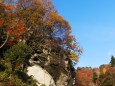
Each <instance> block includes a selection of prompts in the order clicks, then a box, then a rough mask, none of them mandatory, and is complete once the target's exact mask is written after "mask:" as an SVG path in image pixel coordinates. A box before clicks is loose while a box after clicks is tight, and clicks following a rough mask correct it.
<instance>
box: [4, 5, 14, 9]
mask: <svg viewBox="0 0 115 86" xmlns="http://www.w3.org/2000/svg"><path fill="white" fill-rule="evenodd" d="M5 7H6V9H7V10H12V9H13V8H14V6H13V5H5Z"/></svg>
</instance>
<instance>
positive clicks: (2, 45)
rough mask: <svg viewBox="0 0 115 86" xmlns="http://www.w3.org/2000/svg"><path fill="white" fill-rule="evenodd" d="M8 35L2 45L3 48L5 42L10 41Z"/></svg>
mask: <svg viewBox="0 0 115 86" xmlns="http://www.w3.org/2000/svg"><path fill="white" fill-rule="evenodd" d="M8 37H9V36H8V35H7V38H6V40H5V41H4V43H3V44H2V45H1V46H0V48H2V47H3V46H4V45H5V44H6V42H7V41H8Z"/></svg>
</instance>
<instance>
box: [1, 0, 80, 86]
mask: <svg viewBox="0 0 115 86" xmlns="http://www.w3.org/2000/svg"><path fill="white" fill-rule="evenodd" d="M81 53H82V49H81V48H80V46H79V43H78V42H77V41H76V39H75V37H74V36H73V35H71V26H70V25H69V23H68V22H67V21H66V20H65V19H64V18H63V17H62V16H60V15H59V14H58V12H57V10H56V8H55V6H54V5H53V4H52V2H51V1H50V0H1V1H0V86H36V81H35V80H33V79H32V78H31V77H29V76H28V75H27V74H26V68H27V66H30V65H31V64H30V63H29V59H31V57H33V56H34V57H35V56H36V57H35V58H34V60H35V61H38V60H39V61H40V64H39V65H40V66H42V67H43V68H46V70H47V71H48V72H49V73H50V74H51V75H52V77H53V79H54V80H55V81H57V80H58V77H59V76H60V75H61V73H62V72H63V73H64V74H66V75H67V76H69V78H68V82H67V83H69V81H70V80H71V79H72V78H74V77H75V76H74V73H75V71H74V67H73V64H74V63H77V62H78V58H79V56H80V54H81ZM46 64H47V65H46ZM55 75H58V77H57V76H55ZM22 76H23V77H22Z"/></svg>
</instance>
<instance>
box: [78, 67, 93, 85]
mask: <svg viewBox="0 0 115 86" xmlns="http://www.w3.org/2000/svg"><path fill="white" fill-rule="evenodd" d="M92 77H93V71H92V69H90V68H83V69H80V70H78V71H77V72H76V84H77V85H78V86H80V85H82V86H88V84H89V83H90V82H91V81H92Z"/></svg>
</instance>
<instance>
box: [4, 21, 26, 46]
mask: <svg viewBox="0 0 115 86" xmlns="http://www.w3.org/2000/svg"><path fill="white" fill-rule="evenodd" d="M25 31H26V28H25V27H24V24H23V23H22V22H18V23H17V24H16V25H15V26H14V27H12V28H11V27H8V28H7V29H6V32H7V34H8V35H9V36H10V39H9V40H8V42H7V44H8V45H14V44H15V43H17V41H18V40H19V38H20V36H21V35H22V34H23V33H24V32H25Z"/></svg>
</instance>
